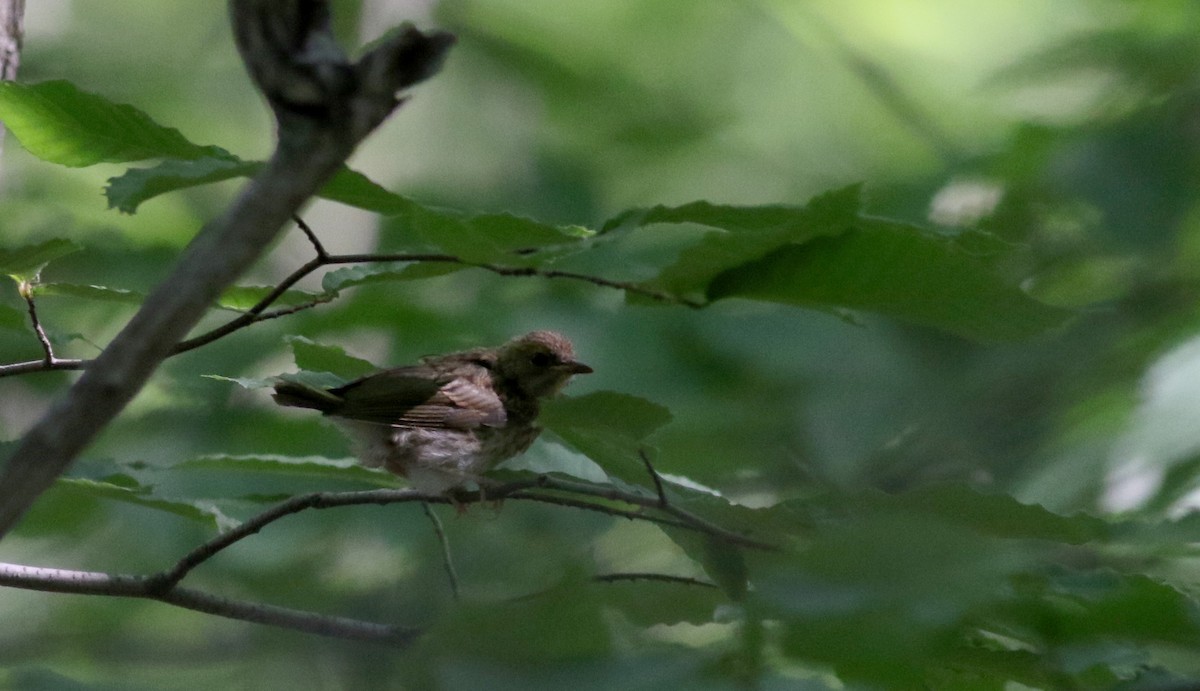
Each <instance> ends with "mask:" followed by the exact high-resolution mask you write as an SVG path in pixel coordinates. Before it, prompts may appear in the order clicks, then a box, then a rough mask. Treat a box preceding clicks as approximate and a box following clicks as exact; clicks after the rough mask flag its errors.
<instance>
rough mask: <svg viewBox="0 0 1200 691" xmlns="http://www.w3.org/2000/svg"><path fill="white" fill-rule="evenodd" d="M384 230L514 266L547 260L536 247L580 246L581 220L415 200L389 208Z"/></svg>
mask: <svg viewBox="0 0 1200 691" xmlns="http://www.w3.org/2000/svg"><path fill="white" fill-rule="evenodd" d="M385 232H386V233H388V239H389V240H390V241H392V242H397V243H399V244H400V246H401V247H404V248H411V249H412V250H413V251H417V252H439V253H445V254H449V255H453V256H454V257H457V258H459V259H462V260H463V261H467V262H478V263H493V262H499V263H502V264H505V265H516V266H525V265H535V264H539V263H541V262H542V261H545V259H546V257H545V256H542V254H541V253H540V252H538V250H544V249H551V250H553V251H554V252H555V254H561V253H563V252H565V251H573V250H575V249H579V248H580V247H581V245H580V232H579V230H578V226H570V227H566V228H559V227H556V226H551V225H547V224H544V223H539V222H537V221H534V220H532V219H528V218H522V217H519V216H513V215H511V214H483V215H478V216H468V215H465V214H460V213H456V212H453V211H448V210H444V209H435V208H431V207H425V206H421V205H419V204H415V203H412V202H410V203H409V205H408V207H407V208H405V209H404V210H402V211H395V212H393V213H391V214H389V222H388V225H387V226H386V228H385Z"/></svg>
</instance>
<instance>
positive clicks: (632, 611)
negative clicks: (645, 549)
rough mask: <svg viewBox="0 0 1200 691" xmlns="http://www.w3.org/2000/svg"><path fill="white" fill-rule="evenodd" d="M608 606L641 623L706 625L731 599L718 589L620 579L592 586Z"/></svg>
mask: <svg viewBox="0 0 1200 691" xmlns="http://www.w3.org/2000/svg"><path fill="white" fill-rule="evenodd" d="M592 588H593V589H594V590H595V591H596V594H597V595H599V597H600V599H601V601H602V602H603V603H604V605H605V606H606V607H610V608H612V609H615V610H617V611H618V612H620V613H621V614H623V615H624V616H625V617H627V618H628V619H629V620H630V621H632V622H633V623H635V624H637V625H639V626H653V625H655V624H678V623H688V624H697V625H698V624H706V623H709V622H711V621H713V617H714V614H716V610H717V607H719V606H721V605H723V604H727V603H728V602H729V600H728V599H727V598H726V597H725V596H724V595H723V594H722V593H721V590H720V589H719V588H713V587H711V586H703V585H696V584H683V583H671V582H663V581H652V580H620V581H612V582H606V583H602V584H597V585H595V586H592Z"/></svg>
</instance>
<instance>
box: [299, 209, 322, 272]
mask: <svg viewBox="0 0 1200 691" xmlns="http://www.w3.org/2000/svg"><path fill="white" fill-rule="evenodd" d="M292 220H293V221H295V222H296V227H297V228H299V229H300V232H302V233H304V237H306V238H308V241H309V242H310V243H312V246H313V251H314V252H316V253H317V259H320V260H322V261H324V260H326V259H328V258H329V252H328V251H326V249H325V245H323V244H321V239H320V238H318V237H317V234H316V233H314V232H313V229H312V228H310V227H309V226H308V224H307V223H305V222H304V219H303V218H300V216H299V215H295V216H292Z"/></svg>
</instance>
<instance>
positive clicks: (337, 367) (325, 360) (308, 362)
mask: <svg viewBox="0 0 1200 691" xmlns="http://www.w3.org/2000/svg"><path fill="white" fill-rule="evenodd" d="M287 341H288V343H289V344H291V346H292V354H293V356H294V357H295V359H296V366H297V367H299V368H300V369H302V370H307V371H309V372H332V373H333V374H336V375H338V376H339V377H343V378H346V379H357V378H359V377H361V376H363V375H366V374H370V373H372V372H376V371H378V370H379V369H380V368H379V367H376V366H375V365H373V364H371V363H370V362H367V361H366V360H363V359H361V358H356V357H354V356H353V355H349V354H347V353H346V351H345V350H343V349H342V348H340V347H338V346H331V345H322V344H320V343H314V342H313V341H310V340H309V339H307V338H304V337H303V336H292V337H289V338H288V339H287Z"/></svg>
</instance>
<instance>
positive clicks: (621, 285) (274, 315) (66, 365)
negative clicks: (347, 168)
mask: <svg viewBox="0 0 1200 691" xmlns="http://www.w3.org/2000/svg"><path fill="white" fill-rule="evenodd" d="M293 220H294V221H295V222H296V225H297V227H298V228H300V231H301V232H302V233H304V235H305V237H307V238H308V241H309V242H310V243H311V244H312V246H313V251H314V252H315V254H316V256H314V257H313V258H312V259H310V260H308V261H307V262H305V263H304V264H302V265H300V266H299V267H298V268H296V270H294V271H292V273H290V274H288V275H287V276H286V277H284V279H283V280H282V281H280V282H279V283H278V284H276V285H275V286H274V287H273V288H272V289H271V291H270V292H269V293H267V294H266V295H265V296H263V298H262V299H261V300H259V301H258V302H257V303H256V304H254V305H253V306H252V307H250V308H249V309H247V310H246V311H245V312H243V313H241V314H240V315H238V316H237V317H236V318H234V319H231V320H229V321H228V322H226V323H224V324H222V325H220V326H217V327H215V328H213V329H211V330H209V331H206V332H204V333H202V334H199V335H196V336H193V337H191V338H187V339H185V340H182V341H180V342H178V343H176V344H175V345H174V346H173V347H172V348H171V350H170V352H169V353H168V356H174V355H179V354H180V353H186V352H188V351H191V350H195V349H197V348H200V347H202V346H206V345H208V344H209V343H212V342H213V341H216V340H219V339H221V338H224V337H225V336H228V335H230V334H232V333H234V332H236V331H240V330H241V329H244V328H246V327H248V326H252V325H254V324H257V323H259V322H264V321H268V320H271V319H278V318H279V317H284V316H287V315H290V314H295V313H297V312H302V311H304V310H308V309H312V308H313V307H317V306H318V305H323V304H325V303H327V302H331V301H332V300H333V299H334V298H336V297H337V294H336V293H326V294H322V295H319V296H317V297H315V298H313V299H312V300H309V301H307V302H304V303H302V304H299V305H294V306H291V307H284V308H280V309H276V310H270V307H271V306H272V305H274V304H275V303H276V302H277V301H278V300H279V299H280V298H281V297H283V295H284V294H285V293H286V292H287V291H288V290H290V289H291V288H292V287H293V286H295V285H296V284H297V283H299V282H300V281H301V280H302V279H304V278H306V277H307V276H309V275H310V274H312V273H313V272H315V271H317V270H319V269H322V268H325V267H329V266H339V265H344V264H378V263H385V262H387V263H405V262H407V263H413V264H418V263H428V264H457V265H459V266H464V267H468V268H473V269H482V270H484V271H489V272H491V273H494V274H496V275H498V276H507V277H532V278H545V279H556V278H559V279H568V280H573V281H582V282H584V283H590V284H592V285H594V286H599V287H601V288H613V289H616V290H623V291H625V292H627V293H633V294H636V295H641V296H643V297H647V298H650V299H652V300H657V301H659V302H667V303H673V304H679V305H684V306H687V307H693V308H699V307H703V303H701V302H698V301H695V300H691V299H689V298H686V297H682V296H679V295H673V294H671V293H666V292H663V291H658V290H654V289H651V288H646V287H645V286H642V285H639V284H637V283H633V282H630V281H614V280H611V279H607V278H604V277H602V276H592V275H589V274H582V273H576V272H573V271H561V270H558V269H538V268H534V267H528V266H505V265H503V264H491V263H483V262H472V261H467V260H465V259H463V258H462V257H458V256H455V255H453V254H437V253H407V252H400V253H379V254H371V253H366V254H330V253H329V251H328V250H326V249H325V246H324V245H323V244H322V243H321V240H320V239H319V238H318V237H317V235H316V233H315V232H314V231H313V229H312V228H311V227H310V226H309V225H308V224H307V223H305V222H304V220H303V219H302V218H300V217H299V216H294V217H293ZM35 319H36V317H35ZM35 328H36V327H35ZM39 340H41V341H42V344H43V350H45V349H46V348H48V347H49V341H48V339H46V338H45V335H44V334H41V333H39ZM90 364H91V360H59V359H46V358H43V359H42V360H34V361H30V362H20V363H14V364H10V365H0V377H8V376H13V375H18V374H29V373H32V372H46V371H50V370H81V369H86V368H87V366H88V365H90Z"/></svg>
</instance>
